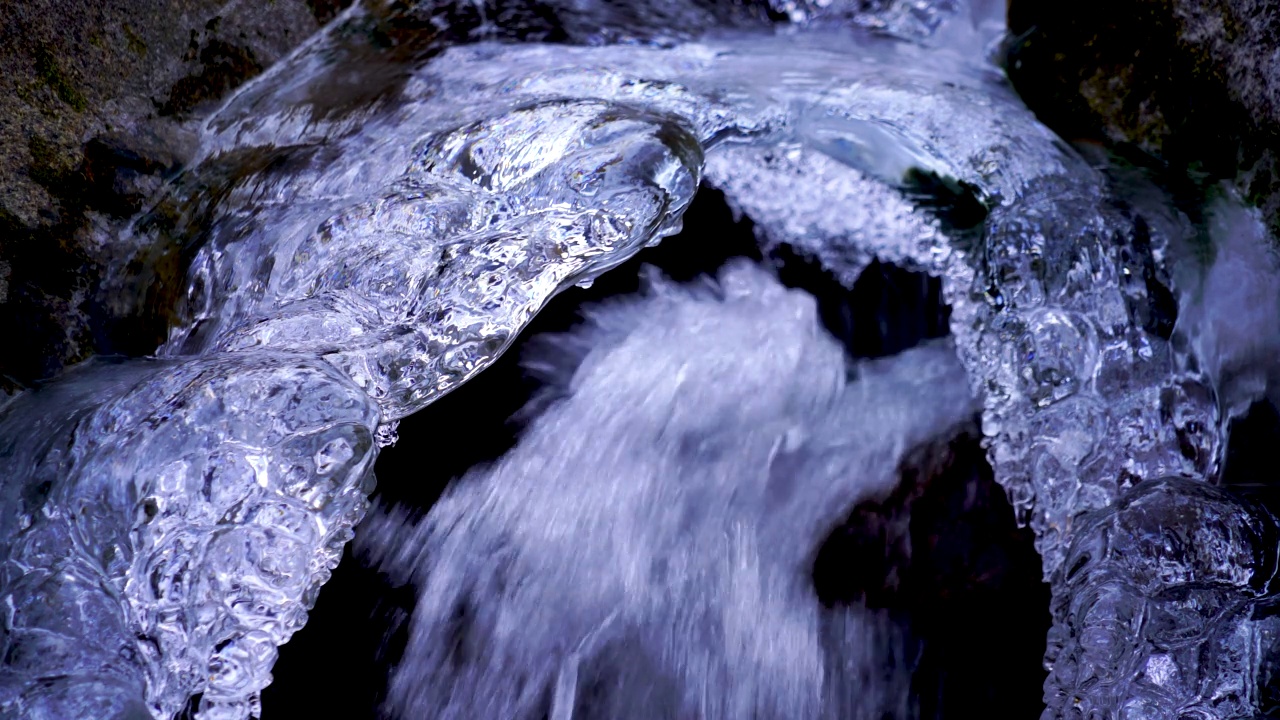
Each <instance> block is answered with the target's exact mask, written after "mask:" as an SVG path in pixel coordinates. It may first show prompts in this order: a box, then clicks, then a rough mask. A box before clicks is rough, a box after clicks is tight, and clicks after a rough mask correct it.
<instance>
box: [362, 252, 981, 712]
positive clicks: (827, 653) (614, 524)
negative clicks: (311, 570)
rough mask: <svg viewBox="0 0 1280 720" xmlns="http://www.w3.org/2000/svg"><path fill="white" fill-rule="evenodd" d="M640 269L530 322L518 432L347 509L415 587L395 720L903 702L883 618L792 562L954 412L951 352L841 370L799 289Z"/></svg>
mask: <svg viewBox="0 0 1280 720" xmlns="http://www.w3.org/2000/svg"><path fill="white" fill-rule="evenodd" d="M651 283H652V284H651V286H650V288H649V289H648V290H647V291H646V292H645V293H644V294H643V296H642V297H640V298H630V299H626V300H618V301H616V302H614V303H611V304H609V305H605V306H602V307H599V308H596V309H594V310H591V311H589V312H588V314H587V320H586V326H585V327H584V328H582V329H580V330H577V331H575V334H574V336H573V337H571V338H561V337H555V338H552V339H550V340H544V350H543V351H542V354H541V357H540V358H539V361H538V362H539V364H540V365H541V367H539V368H538V370H539V372H540V373H542V374H543V375H545V376H548V377H556V378H557V380H556V381H554V382H553V384H552V385H551V387H550V388H549V389H548V390H547V392H549V393H552V394H553V395H554V399H553V400H550V401H549V402H536V403H535V404H536V405H539V406H541V407H542V410H541V412H540V413H539V414H537V415H536V417H534V418H533V419H532V420H531V422H530V425H529V427H528V428H527V430H526V431H525V433H524V434H523V435H522V437H521V439H520V441H519V442H518V444H517V445H516V447H515V448H514V449H512V450H511V451H510V452H509V453H507V454H506V455H505V456H503V457H502V458H500V459H499V460H497V461H496V462H495V463H494V465H493V466H492V467H488V468H483V469H479V470H476V471H473V472H472V473H470V474H468V475H467V476H464V477H463V478H460V479H459V480H458V481H457V482H456V483H454V484H453V485H452V486H451V489H450V490H448V491H447V492H446V494H445V496H444V497H442V498H441V500H440V501H439V502H438V504H436V505H435V506H433V507H432V509H431V510H430V511H429V512H428V514H427V515H426V517H425V518H423V519H422V520H420V521H417V522H413V521H410V520H409V519H408V518H407V516H406V513H405V512H404V511H402V510H398V509H392V510H390V511H387V512H383V513H380V514H376V515H373V516H371V517H370V519H369V521H368V522H367V523H366V524H365V525H363V526H362V530H361V536H360V540H359V541H358V543H359V546H360V547H361V548H362V549H363V550H364V552H365V553H366V554H367V555H368V556H371V557H373V558H375V559H376V560H377V561H378V562H379V563H380V564H381V566H382V567H383V568H384V569H386V570H387V571H389V572H390V573H391V574H392V575H393V576H395V577H398V578H399V579H400V580H401V581H411V582H413V583H415V584H416V585H417V587H418V590H419V596H418V602H417V606H416V610H415V611H414V615H413V619H412V621H411V627H410V631H409V644H408V647H407V648H406V650H405V652H404V655H403V657H402V659H401V661H400V663H399V666H398V668H397V670H396V671H395V674H394V676H393V678H392V681H391V688H390V698H389V703H390V706H391V709H392V710H393V711H394V712H395V713H396V716H398V717H414V718H494V719H497V718H503V719H507V718H511V719H516V718H540V717H551V718H556V719H557V720H559V719H564V720H568V719H569V718H615V719H619V720H620V719H623V718H685V717H699V718H708V720H713V719H728V718H742V717H754V718H779V719H780V718H795V717H806V718H818V717H831V718H835V717H840V718H876V719H879V718H882V717H885V716H886V715H888V716H891V717H904V716H905V715H904V713H905V712H906V707H907V705H906V701H907V690H908V688H909V683H910V674H909V667H907V666H905V664H903V662H902V660H903V657H902V653H901V651H900V650H899V651H897V652H896V653H895V649H894V647H893V643H894V642H895V640H896V638H895V637H894V628H893V626H892V625H890V624H889V623H887V622H886V620H885V619H884V618H883V617H881V616H879V615H877V614H876V613H873V612H871V611H868V610H866V609H865V608H861V607H852V608H840V607H838V608H835V609H824V608H823V607H822V605H821V604H820V603H819V602H818V598H817V594H816V592H815V591H814V589H813V585H812V580H811V577H810V574H811V569H812V565H813V560H814V557H815V556H816V554H817V552H818V549H819V547H820V546H821V544H822V541H823V539H824V538H825V537H826V535H827V534H828V533H829V532H830V530H831V529H832V528H834V527H835V526H836V525H838V524H839V523H840V522H841V520H842V519H843V518H844V517H845V516H846V515H847V514H848V513H849V512H850V511H851V510H852V508H853V506H854V505H855V504H857V503H858V502H859V501H861V500H865V499H871V498H882V497H883V496H885V495H887V494H888V492H889V491H890V490H892V489H893V487H894V486H895V485H896V484H897V478H898V465H899V463H900V461H901V459H902V457H903V455H904V454H905V453H906V452H907V451H909V450H911V449H912V448H914V447H917V446H919V445H921V444H923V443H926V442H929V441H931V440H938V439H946V438H948V437H950V435H952V434H954V433H955V432H956V431H957V430H958V429H960V428H961V427H963V426H965V425H967V424H968V423H971V422H972V419H973V418H974V416H975V413H976V411H977V409H978V405H977V403H976V402H975V401H974V400H973V399H972V397H971V395H970V394H969V390H968V386H967V384H966V383H965V382H964V370H963V368H962V367H961V366H960V363H959V361H958V360H957V359H956V356H955V350H954V348H953V347H952V346H951V345H950V343H948V342H945V341H943V342H935V343H933V344H931V345H928V346H924V347H921V348H918V349H914V350H909V351H907V352H904V353H902V354H901V355H899V356H896V357H893V358H891V359H888V360H883V361H877V362H874V363H865V364H863V365H861V366H857V367H855V368H852V370H853V372H854V375H855V377H854V379H852V380H846V376H847V375H848V373H849V372H850V369H851V368H849V366H848V365H847V363H846V361H845V359H844V356H843V350H842V348H841V346H840V345H839V344H838V343H837V342H836V341H835V340H834V338H832V337H830V336H829V335H827V334H826V331H825V330H823V329H822V328H821V326H820V324H819V322H818V318H817V308H816V303H815V301H814V300H813V298H812V297H810V296H808V295H807V294H804V293H802V292H800V291H792V290H786V289H785V288H783V287H782V286H781V285H780V284H779V283H778V282H777V280H775V279H774V278H772V277H771V276H770V275H769V274H768V273H767V272H765V271H763V270H761V269H759V268H757V267H755V266H752V265H750V264H747V263H741V264H732V265H730V266H728V267H727V268H726V269H725V270H724V271H722V273H721V276H720V277H719V279H718V282H717V283H715V284H704V285H699V286H695V287H693V288H691V289H688V288H683V287H676V286H673V285H671V284H669V283H667V282H665V281H663V280H661V279H654V280H652V281H651ZM833 631H834V632H836V635H835V637H837V638H839V639H840V640H841V642H838V643H835V644H833V645H827V644H825V643H824V641H823V636H824V634H831V633H832V632H833ZM895 663H897V664H896V665H895ZM885 667H890V668H891V670H890V671H888V672H885V670H884V668H885ZM882 674H883V675H886V676H887V677H880V676H881V675H882Z"/></svg>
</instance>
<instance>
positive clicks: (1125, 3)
mask: <svg viewBox="0 0 1280 720" xmlns="http://www.w3.org/2000/svg"><path fill="white" fill-rule="evenodd" d="M1008 19H1009V31H1010V34H1011V36H1012V37H1013V40H1012V42H1011V43H1010V46H1009V52H1008V59H1007V68H1008V72H1009V77H1010V79H1011V80H1012V82H1013V84H1014V87H1015V88H1016V89H1017V90H1018V92H1019V93H1020V94H1021V96H1022V98H1023V99H1024V100H1025V101H1026V103H1027V105H1028V106H1030V107H1031V109H1032V110H1034V111H1035V112H1036V114H1037V115H1038V116H1039V117H1040V119H1041V120H1042V121H1043V122H1045V123H1046V124H1048V125H1049V126H1050V127H1052V128H1053V129H1054V130H1056V131H1057V132H1059V133H1060V134H1061V135H1063V136H1064V137H1066V138H1067V139H1069V140H1076V141H1081V140H1083V141H1095V142H1102V143H1104V144H1107V145H1109V146H1111V147H1112V148H1113V149H1114V150H1116V151H1117V152H1118V153H1119V154H1121V155H1123V156H1127V157H1128V158H1129V159H1131V160H1136V161H1137V162H1138V163H1139V164H1149V165H1150V166H1151V167H1152V169H1154V170H1156V171H1157V172H1158V173H1162V174H1164V175H1165V177H1166V178H1168V179H1169V182H1170V183H1171V184H1173V185H1177V184H1179V183H1181V182H1183V180H1182V178H1186V177H1188V176H1189V177H1190V179H1191V184H1193V185H1195V186H1197V187H1199V188H1207V187H1211V186H1212V185H1213V184H1214V183H1216V182H1218V181H1223V180H1226V181H1232V182H1238V185H1239V187H1240V189H1241V190H1242V193H1243V195H1244V196H1245V197H1246V198H1247V199H1248V200H1249V201H1250V202H1252V203H1254V204H1256V205H1257V206H1258V207H1260V208H1261V209H1262V210H1263V212H1264V214H1265V215H1266V216H1267V217H1268V219H1269V220H1270V223H1271V225H1272V227H1273V228H1280V161H1278V156H1277V151H1278V150H1280V5H1277V4H1276V3H1274V2H1271V1H1270V0H1113V1H1108V2H1101V1H1100V0H1084V1H1083V2H1075V3H1052V2H1039V1H1038V0H1010V3H1009V13H1008ZM1175 189H1177V188H1175ZM1192 195H1193V196H1194V192H1193V193H1192ZM1199 199H1200V198H1195V197H1192V201H1193V202H1194V201H1198V200H1199Z"/></svg>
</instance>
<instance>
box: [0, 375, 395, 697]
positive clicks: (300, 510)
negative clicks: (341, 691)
mask: <svg viewBox="0 0 1280 720" xmlns="http://www.w3.org/2000/svg"><path fill="white" fill-rule="evenodd" d="M377 418H378V410H377V406H376V404H374V403H373V402H372V401H371V400H370V399H369V398H368V397H367V396H366V395H365V394H364V393H363V392H361V391H360V390H359V388H357V387H355V386H354V385H353V384H352V383H351V381H350V380H349V379H347V378H346V377H345V376H343V375H341V374H340V373H338V372H337V371H336V370H334V369H333V368H332V367H331V366H329V365H327V364H325V363H323V362H320V361H319V360H315V359H311V358H306V357H297V356H289V355H283V354H281V353H271V352H259V353H254V354H245V355H243V356H239V357H234V358H230V357H227V356H214V357H211V358H207V359H193V360H189V361H187V362H183V363H175V362H171V361H131V362H128V363H124V364H120V363H114V362H106V361H98V362H93V363H91V364H89V365H87V366H82V367H80V368H77V369H76V370H75V371H73V372H72V373H70V374H68V375H67V376H65V377H64V378H62V380H61V381H60V382H59V383H56V384H53V385H50V386H49V387H47V388H44V389H41V390H36V391H34V392H31V393H29V394H27V395H25V396H23V397H20V398H18V399H17V400H15V401H14V402H13V403H12V404H11V405H10V406H9V407H8V408H6V411H5V415H4V416H3V418H2V419H0V437H3V438H5V445H4V453H3V456H2V457H0V473H2V474H3V476H4V477H5V478H6V480H7V482H6V483H5V485H4V489H3V493H4V496H3V506H4V507H5V508H7V509H8V512H7V513H5V514H4V515H3V517H0V523H3V525H0V537H3V541H2V543H3V544H0V553H3V557H4V564H3V566H2V570H0V572H2V573H3V574H2V575H0V582H2V583H3V587H4V588H5V593H6V606H7V613H6V622H5V646H6V655H5V659H6V662H5V665H4V667H3V669H0V707H3V708H4V713H5V716H6V717H22V718H32V719H33V720H36V719H39V720H62V719H64V718H70V717H102V718H121V719H122V720H123V719H124V718H141V717H151V716H152V715H153V714H156V715H159V716H161V717H170V716H173V715H174V714H175V713H177V712H178V711H179V710H181V709H182V707H183V706H184V705H186V699H187V696H188V695H189V694H190V693H191V690H192V689H193V688H196V687H199V688H200V689H201V690H202V691H203V693H204V701H203V702H204V704H203V707H204V708H205V709H206V716H210V717H218V716H219V715H220V714H223V715H226V714H229V715H231V716H237V715H244V714H246V713H247V712H249V711H251V710H252V709H253V708H252V702H253V701H252V698H254V697H256V693H257V691H258V690H260V689H261V688H262V687H264V686H265V685H266V684H267V683H269V682H270V680H271V675H270V670H271V665H272V663H273V662H274V661H275V656H276V647H277V646H278V645H279V644H280V643H282V642H284V641H285V640H287V639H288V638H289V636H290V635H292V634H293V633H294V632H295V631H296V630H298V629H299V628H300V627H302V625H303V623H305V622H306V608H307V607H309V606H310V605H311V603H312V602H314V600H315V595H316V593H317V592H318V591H319V589H320V586H321V584H322V583H323V582H324V581H325V580H327V579H328V577H329V571H330V570H331V569H332V568H333V567H334V566H335V565H336V564H337V562H338V558H339V557H341V555H342V547H343V545H344V544H345V543H346V542H347V541H348V540H349V539H350V538H351V535H352V529H351V528H352V526H353V525H354V524H355V523H356V522H357V521H358V520H359V519H360V517H361V516H362V515H363V513H364V509H365V506H366V504H367V500H366V496H367V494H368V492H369V491H370V489H371V487H372V480H373V478H372V473H371V470H372V459H373V457H374V454H375V453H374V445H373V438H372V435H371V428H373V427H374V426H375V425H376V423H377Z"/></svg>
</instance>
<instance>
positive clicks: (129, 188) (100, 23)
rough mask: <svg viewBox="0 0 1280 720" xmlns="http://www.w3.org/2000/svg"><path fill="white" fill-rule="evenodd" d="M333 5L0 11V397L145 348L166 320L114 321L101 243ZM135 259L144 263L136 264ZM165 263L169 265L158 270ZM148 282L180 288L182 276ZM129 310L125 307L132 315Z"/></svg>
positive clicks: (24, 5) (67, 2) (33, 0)
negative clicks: (1, 342)
mask: <svg viewBox="0 0 1280 720" xmlns="http://www.w3.org/2000/svg"><path fill="white" fill-rule="evenodd" d="M342 5H343V4H342V3H341V2H337V1H332V0H331V1H328V2H320V1H319V0H309V1H307V2H304V1H303V0H277V1H276V2H271V3H247V4H238V5H235V4H227V3H224V2H215V1H214V0H176V1H174V2H161V1H160V0H146V1H145V2H128V1H126V0H108V1H107V2H87V1H86V0H23V2H17V3H6V4H5V5H4V8H3V10H0V333H4V334H5V336H7V337H21V338H23V341H24V342H22V343H14V344H11V345H10V347H9V348H8V349H7V350H6V351H5V352H4V353H2V354H0V389H4V390H8V391H11V390H12V389H14V388H15V387H20V386H22V385H25V384H29V383H30V382H31V381H33V380H36V379H39V378H42V377H45V376H48V375H49V374H51V373H53V372H56V371H57V370H58V369H59V368H61V367H62V366H64V365H66V364H68V363H71V362H75V361H77V360H80V359H83V358H84V357H87V356H89V355H91V354H94V353H98V352H107V353H113V352H114V353H119V352H124V353H128V354H136V353H145V352H150V351H151V350H153V349H154V347H155V343H156V337H157V335H158V334H160V333H163V329H164V325H165V322H166V321H165V319H164V317H163V316H164V314H165V312H167V309H162V308H160V307H147V308H143V312H144V314H150V315H151V316H152V317H150V318H144V319H142V320H139V319H138V318H136V317H117V316H114V315H113V314H112V311H111V309H110V307H111V305H110V303H108V302H105V299H104V298H103V297H102V294H103V291H102V289H101V281H102V279H103V278H102V275H103V273H104V272H105V271H106V268H107V267H108V266H109V265H110V262H111V260H112V259H113V258H118V257H121V256H126V255H132V254H134V253H135V252H136V251H137V248H125V247H121V246H119V244H117V243H115V242H114V241H107V240H105V238H108V237H111V234H110V233H109V232H107V230H108V229H109V228H110V227H111V225H112V223H113V222H116V221H118V220H119V219H121V218H124V217H127V216H129V215H131V214H133V213H134V212H136V211H137V210H138V209H139V208H140V207H141V206H142V203H143V202H144V201H145V199H146V198H148V197H149V196H150V195H151V194H152V193H153V192H154V191H155V190H156V189H157V188H158V187H159V186H160V185H161V184H162V183H163V182H164V181H165V180H166V179H168V178H169V177H170V176H171V175H172V174H173V173H174V172H175V171H176V169H177V168H179V167H181V165H182V163H183V161H184V160H185V159H186V157H187V155H188V153H189V152H191V150H192V149H193V145H194V134H193V133H192V132H191V125H192V123H193V122H194V121H196V120H197V119H198V118H199V117H200V116H201V115H202V113H203V112H204V111H206V110H207V108H209V107H210V106H211V105H212V104H214V103H216V102H217V101H218V100H220V99H221V98H222V97H224V96H225V94H226V93H227V92H228V91H229V90H231V89H233V88H235V87H237V86H239V85H240V84H242V83H243V82H244V81H245V80H247V79H248V78H251V77H253V76H254V75H257V74H258V73H260V72H261V71H262V69H263V68H265V67H267V66H269V65H270V64H271V63H272V62H274V61H275V60H276V59H278V58H280V57H282V56H283V55H284V54H285V53H287V52H288V51H289V50H291V49H292V48H293V47H295V46H296V45H297V44H298V43H299V42H301V41H302V40H304V39H305V38H307V37H308V36H310V35H311V34H312V33H314V32H315V31H316V30H317V29H318V28H319V26H320V25H319V23H320V22H322V21H323V20H325V19H327V18H329V17H332V15H333V14H334V13H336V12H337V11H339V10H340V9H341V7H342ZM144 254H145V253H144ZM171 264H172V263H171ZM163 265H164V263H163V262H161V263H160V267H157V268H156V272H157V273H159V275H160V276H162V277H161V278H160V280H161V281H162V282H163V281H164V280H165V279H168V280H170V284H174V283H180V282H181V277H182V271H183V268H177V267H175V268H172V269H173V271H174V272H173V273H171V274H172V275H173V277H172V278H165V277H163V276H164V275H165V272H166V271H165V270H164V268H163ZM137 310H138V308H136V307H131V308H130V311H131V312H137Z"/></svg>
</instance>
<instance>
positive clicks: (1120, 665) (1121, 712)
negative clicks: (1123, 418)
mask: <svg viewBox="0 0 1280 720" xmlns="http://www.w3.org/2000/svg"><path fill="white" fill-rule="evenodd" d="M1078 526H1079V527H1078V529H1077V531H1076V534H1075V539H1074V541H1073V542H1072V544H1071V549H1070V551H1069V552H1068V554H1067V558H1066V563H1067V572H1066V574H1065V576H1064V577H1063V578H1061V579H1060V581H1059V583H1060V584H1059V586H1058V587H1056V588H1055V592H1054V599H1053V605H1054V607H1053V616H1054V619H1055V623H1054V627H1053V629H1052V631H1051V632H1050V637H1049V658H1048V659H1049V661H1050V662H1051V663H1052V676H1051V678H1050V681H1049V687H1052V688H1055V689H1056V690H1057V692H1054V693H1048V694H1047V695H1046V700H1047V701H1048V705H1049V707H1048V709H1047V711H1046V715H1047V716H1048V717H1054V718H1057V717H1107V718H1124V719H1125V720H1129V719H1130V718H1133V719H1134V720H1156V718H1169V717H1177V718H1254V717H1258V718H1262V717H1275V715H1274V713H1275V712H1277V711H1278V710H1280V612H1277V610H1276V608H1275V604H1276V599H1275V591H1276V583H1277V582H1280V575H1278V574H1277V572H1278V569H1277V551H1276V548H1277V546H1278V545H1280V526H1277V524H1276V519H1275V517H1273V516H1272V515H1271V514H1270V513H1269V512H1268V511H1267V510H1266V509H1264V508H1261V507H1257V506H1255V505H1253V504H1251V503H1247V502H1242V501H1240V500H1239V499H1238V498H1235V497H1233V496H1231V495H1230V494H1228V493H1226V492H1224V491H1222V490H1219V489H1217V488H1214V487H1212V486H1210V485H1208V484H1207V483H1203V482H1197V481H1194V480H1185V479H1177V478H1167V479H1157V480H1151V481H1147V482H1144V483H1141V484H1139V485H1137V486H1136V487H1135V488H1133V490H1131V491H1130V492H1128V493H1126V494H1125V495H1124V496H1123V497H1122V498H1121V499H1120V500H1119V501H1118V502H1117V503H1116V504H1115V505H1113V506H1111V507H1109V508H1107V509H1105V510H1102V511H1096V512H1092V513H1089V514H1086V515H1085V516H1083V517H1082V518H1080V519H1079V521H1078ZM1268 595H1270V596H1271V597H1270V598H1269V599H1267V596H1268ZM1259 600H1261V602H1259ZM1259 668H1261V671H1259Z"/></svg>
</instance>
